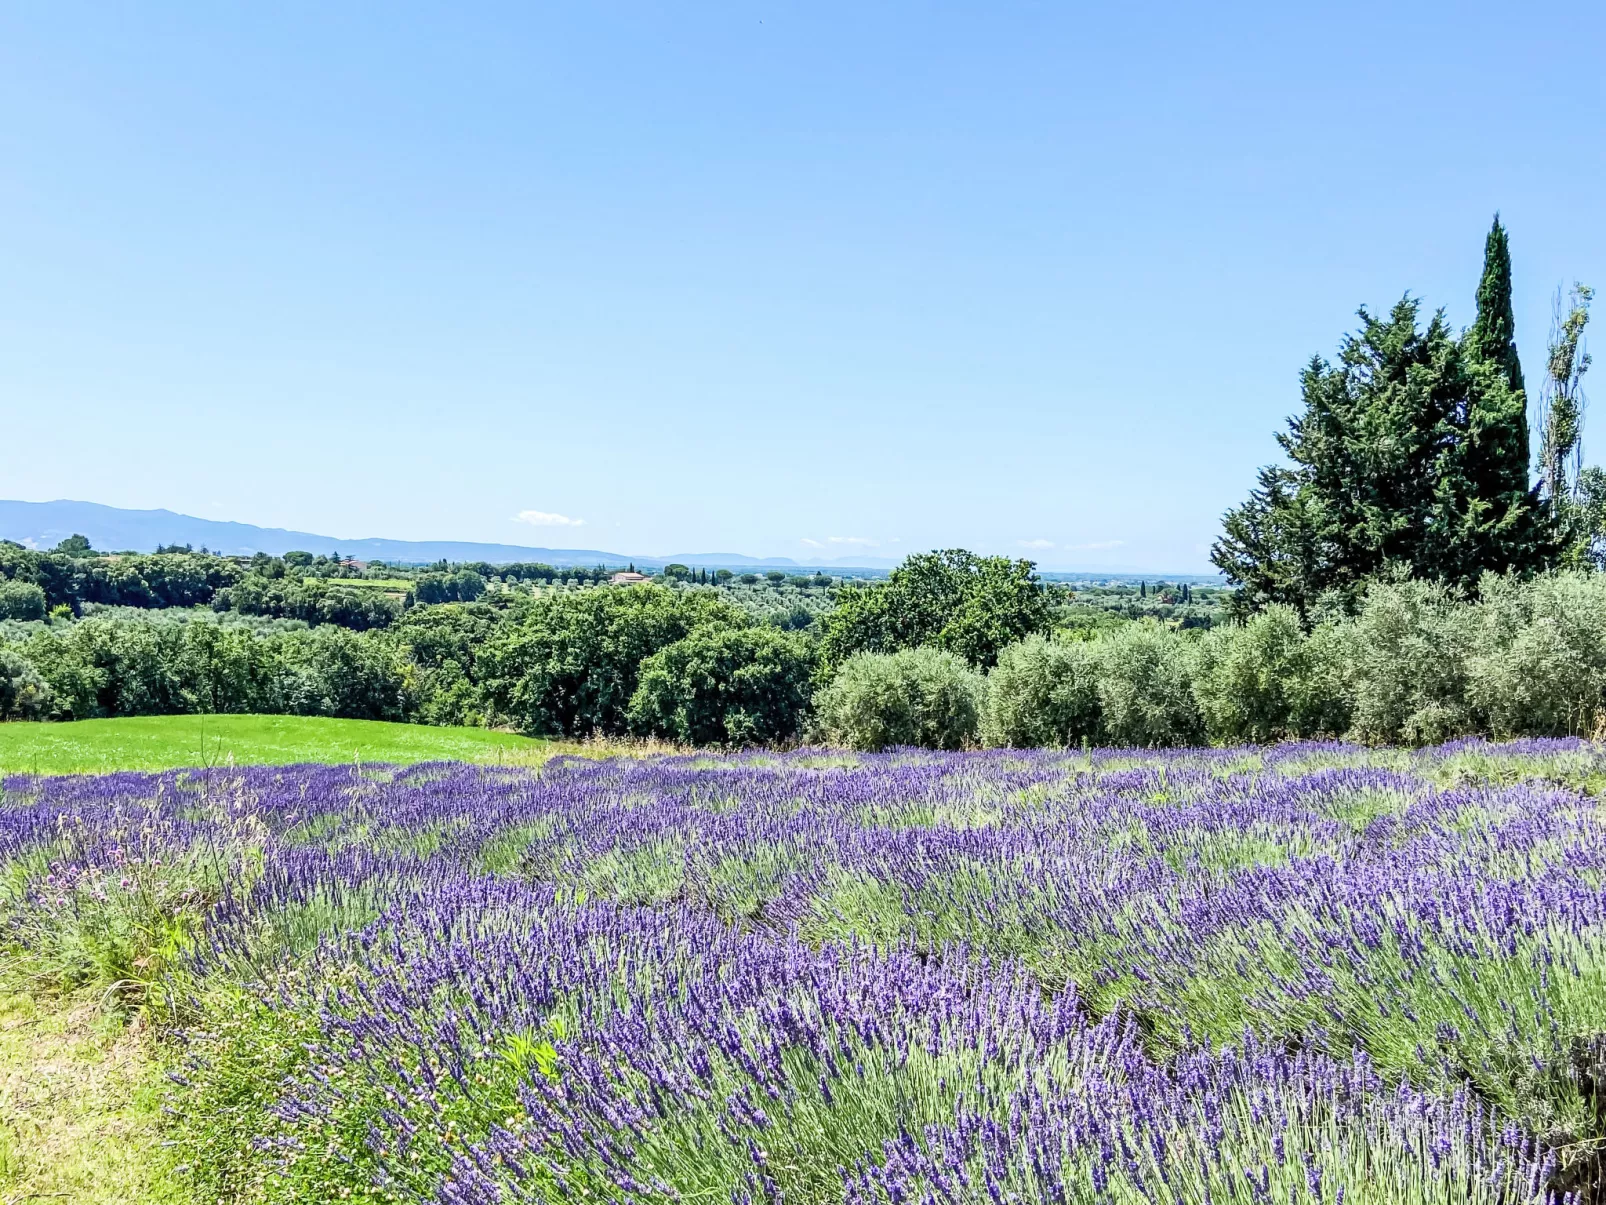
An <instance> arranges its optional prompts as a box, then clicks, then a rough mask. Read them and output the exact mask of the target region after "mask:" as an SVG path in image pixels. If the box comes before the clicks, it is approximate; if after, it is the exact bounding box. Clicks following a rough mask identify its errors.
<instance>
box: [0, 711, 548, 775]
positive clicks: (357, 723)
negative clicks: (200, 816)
mask: <svg viewBox="0 0 1606 1205" xmlns="http://www.w3.org/2000/svg"><path fill="white" fill-rule="evenodd" d="M555 751H556V749H555V747H554V746H553V745H552V744H551V743H549V742H547V741H539V740H532V739H530V738H529V737H523V736H515V735H513V734H512V733H507V732H490V731H487V730H486V729H483V728H430V727H426V726H424V725H422V724H387V723H383V722H381V721H378V720H333V719H327V718H324V717H321V716H283V715H207V716H198V715H171V716H168V715H163V716H128V717H124V718H121V719H113V720H78V721H75V722H72V723H63V724H35V723H11V724H0V772H4V773H13V774H14V773H33V772H38V773H41V774H78V773H103V772H105V771H109V770H169V769H175V768H177V767H180V766H202V765H219V764H223V763H227V762H228V761H230V760H231V759H232V760H233V762H234V763H235V764H236V765H251V764H256V765H284V764H288V763H293V762H349V761H353V760H361V761H364V762H401V763H405V762H419V761H435V760H437V759H451V760H455V761H473V762H510V763H516V764H535V763H539V762H541V761H544V760H545V759H546V758H547V757H548V756H550V754H551V753H553V752H555Z"/></svg>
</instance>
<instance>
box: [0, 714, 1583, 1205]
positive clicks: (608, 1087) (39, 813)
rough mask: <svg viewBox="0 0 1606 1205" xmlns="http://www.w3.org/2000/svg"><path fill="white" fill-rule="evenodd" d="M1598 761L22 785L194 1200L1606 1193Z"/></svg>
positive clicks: (1479, 1198)
mask: <svg viewBox="0 0 1606 1205" xmlns="http://www.w3.org/2000/svg"><path fill="white" fill-rule="evenodd" d="M1603 783H1606V752H1603V751H1602V750H1601V749H1600V748H1599V747H1597V746H1594V745H1591V744H1588V743H1585V742H1577V741H1544V742H1538V741H1535V742H1524V743H1520V744H1514V745H1502V746H1492V745H1486V744H1481V743H1475V742H1463V743H1460V744H1457V745H1452V746H1444V747H1440V748H1436V749H1427V750H1422V751H1417V752H1402V751H1388V750H1364V749H1360V748H1356V747H1351V746H1343V745H1284V746H1279V747H1275V748H1271V749H1259V750H1228V749H1215V750H1191V751H1180V752H1169V753H1134V752H1132V751H1095V752H1093V753H1091V754H1087V753H1074V752H1073V753H1048V752H1040V753H1021V752H1015V751H1003V750H1000V751H993V752H987V753H962V754H930V753H920V752H892V753H887V754H879V755H843V754H838V753H833V752H829V751H820V750H814V751H809V750H805V751H801V752H798V753H793V754H786V755H773V754H747V755H737V756H730V757H664V758H653V759H639V760H638V759H618V760H611V761H586V760H579V759H558V760H556V761H554V762H551V763H549V764H548V765H547V766H546V767H544V768H542V769H540V770H530V769H520V770H510V769H501V768H493V767H487V766H468V765H461V764H447V763H438V764H428V765H423V766H417V767H412V768H409V769H407V770H405V771H391V770H386V769H384V768H379V769H375V768H371V767H364V768H362V769H360V770H359V769H357V768H353V767H292V768H284V767H271V768H270V767H263V768H255V769H248V770H239V771H229V772H227V773H224V772H212V773H208V774H188V775H185V774H164V775H147V774H132V773H123V774H112V775H106V776H102V777H85V778H55V779H52V778H38V779H34V778H27V777H19V778H12V779H9V780H7V781H6V783H5V785H4V797H3V803H0V859H3V862H4V874H3V878H0V891H3V895H0V909H3V912H0V920H3V924H4V939H5V941H6V943H7V945H8V946H9V947H10V950H11V953H12V954H13V955H15V957H16V958H17V959H18V960H20V962H21V964H23V965H25V966H26V967H27V968H28V972H29V974H31V975H33V976H35V977H36V978H37V979H41V980H48V981H50V982H51V983H54V984H56V985H58V986H59V987H60V988H62V989H63V990H70V989H84V990H94V991H98V992H100V993H101V994H102V995H103V998H104V999H105V1000H106V1002H107V1006H108V1007H110V1008H115V1009H120V1010H122V1011H123V1012H124V1013H125V1014H128V1015H139V1016H141V1017H144V1018H146V1019H148V1020H149V1021H150V1022H151V1023H153V1024H154V1025H156V1026H158V1027H160V1029H161V1032H162V1033H163V1034H164V1037H163V1049H164V1051H166V1052H167V1055H166V1057H167V1058H168V1059H169V1063H170V1066H169V1087H170V1091H169V1093H168V1101H167V1108H168V1110H169V1111H168V1113H167V1118H168V1120H167V1126H168V1129H169V1135H168V1141H169V1142H170V1143H171V1144H172V1145H171V1148H170V1150H171V1152H172V1154H173V1157H174V1167H173V1170H172V1173H171V1174H172V1176H173V1177H174V1178H175V1179H176V1180H179V1181H182V1182H183V1183H184V1184H185V1185H186V1186H187V1188H188V1190H189V1191H191V1192H193V1194H194V1198H195V1199H196V1200H198V1201H207V1202H216V1201H227V1202H232V1201H247V1200H249V1201H269V1202H314V1201H317V1202H323V1201H330V1200H354V1201H409V1202H410V1201H440V1202H450V1203H456V1205H468V1203H474V1205H482V1203H483V1205H490V1203H492V1202H523V1201H543V1202H545V1201H575V1202H604V1201H618V1202H630V1203H646V1202H660V1201H676V1202H699V1201H706V1202H713V1203H715V1205H724V1203H726V1202H730V1203H732V1205H756V1203H758V1202H777V1203H779V1202H792V1203H795V1205H805V1203H812V1202H831V1203H835V1202H847V1203H850V1205H869V1203H871V1202H886V1203H888V1205H939V1203H949V1202H952V1203H959V1202H976V1203H978V1205H979V1203H982V1202H988V1203H992V1205H1004V1203H1006V1202H1023V1203H1024V1202H1039V1201H1043V1202H1089V1203H1091V1202H1156V1203H1160V1202H1164V1203H1166V1205H1171V1203H1174V1202H1185V1203H1188V1205H1192V1203H1195V1202H1199V1203H1204V1202H1213V1203H1218V1205H1225V1203H1227V1202H1242V1203H1245V1205H1250V1203H1255V1205H1259V1203H1267V1202H1277V1203H1279V1205H1281V1203H1283V1202H1305V1201H1319V1202H1326V1203H1331V1205H1336V1203H1338V1202H1428V1201H1433V1202H1479V1203H1481V1202H1488V1203H1494V1202H1518V1201H1531V1200H1544V1199H1547V1198H1550V1199H1557V1200H1559V1199H1564V1198H1570V1199H1573V1200H1579V1201H1586V1200H1599V1199H1602V1198H1601V1196H1600V1187H1599V1186H1600V1181H1601V1164H1602V1153H1601V1152H1602V1144H1603V1141H1606V890H1603V888H1606V878H1603V870H1606V812H1603V808H1602V804H1601V801H1600V797H1599V796H1598V795H1597V794H1596V791H1597V789H1598V788H1599V787H1600V786H1601V785H1602V784H1603Z"/></svg>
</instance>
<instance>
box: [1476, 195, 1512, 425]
mask: <svg viewBox="0 0 1606 1205" xmlns="http://www.w3.org/2000/svg"><path fill="white" fill-rule="evenodd" d="M1466 348H1467V353H1468V355H1469V356H1470V358H1472V359H1474V360H1483V361H1486V362H1488V363H1490V364H1496V365H1498V366H1499V368H1500V371H1501V373H1502V375H1504V377H1505V378H1506V384H1507V385H1509V386H1510V387H1511V390H1512V392H1513V393H1522V392H1523V391H1524V390H1523V384H1522V361H1521V360H1520V359H1518V358H1517V319H1516V316H1515V315H1514V314H1513V313H1512V310H1511V240H1510V239H1509V238H1508V236H1507V235H1506V228H1505V227H1504V226H1502V225H1501V224H1500V215H1499V214H1498V213H1497V214H1495V215H1494V224H1493V225H1491V226H1490V227H1489V236H1488V237H1487V238H1486V239H1484V241H1483V276H1482V277H1481V278H1480V279H1479V281H1478V316H1477V318H1476V319H1475V320H1474V321H1473V323H1472V327H1471V329H1470V330H1468V331H1467V337H1466ZM1524 429H1526V423H1524Z"/></svg>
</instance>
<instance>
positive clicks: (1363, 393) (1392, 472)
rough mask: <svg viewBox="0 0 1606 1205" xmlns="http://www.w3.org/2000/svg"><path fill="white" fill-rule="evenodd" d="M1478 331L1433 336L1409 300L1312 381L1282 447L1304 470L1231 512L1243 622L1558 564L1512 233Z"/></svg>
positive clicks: (1308, 377) (1258, 490) (1485, 285)
mask: <svg viewBox="0 0 1606 1205" xmlns="http://www.w3.org/2000/svg"><path fill="white" fill-rule="evenodd" d="M1486 251H1487V254H1486V260H1487V262H1486V264H1485V271H1484V279H1483V282H1482V283H1481V284H1480V285H1479V288H1478V303H1479V309H1478V319H1477V321H1476V322H1475V323H1474V324H1473V326H1472V328H1471V329H1469V330H1468V331H1467V333H1466V335H1465V336H1463V337H1461V338H1457V337H1456V336H1455V334H1454V333H1453V332H1452V330H1451V328H1450V326H1449V324H1448V323H1447V322H1446V320H1445V317H1444V313H1443V311H1442V310H1441V311H1438V312H1436V313H1435V314H1434V315H1433V316H1432V318H1431V319H1430V320H1429V321H1428V323H1427V325H1426V328H1425V329H1424V328H1422V327H1421V326H1420V324H1419V322H1418V317H1419V309H1420V306H1419V303H1418V302H1417V301H1416V300H1415V299H1414V298H1411V297H1409V296H1407V297H1405V298H1402V299H1401V300H1400V301H1399V302H1398V303H1397V304H1396V305H1395V306H1394V308H1393V309H1392V310H1391V311H1390V312H1389V314H1388V315H1387V316H1386V317H1379V316H1376V315H1373V314H1371V313H1370V312H1368V311H1367V310H1366V309H1364V308H1363V309H1362V310H1361V311H1360V319H1361V328H1360V330H1358V331H1356V332H1355V333H1354V334H1351V335H1349V336H1346V337H1345V339H1344V341H1343V343H1342V344H1341V345H1340V348H1339V353H1338V358H1337V362H1336V363H1329V362H1328V361H1326V360H1324V359H1322V358H1321V357H1320V356H1317V357H1314V358H1313V359H1312V360H1311V361H1310V363H1309V364H1308V365H1307V366H1306V368H1305V371H1304V374H1303V376H1302V378H1301V394H1302V400H1303V403H1304V409H1303V412H1302V413H1300V414H1298V415H1296V416H1294V417H1293V418H1290V419H1289V421H1288V429H1287V431H1285V432H1283V433H1281V434H1279V435H1278V437H1277V440H1278V443H1279V444H1280V445H1281V447H1282V449H1283V451H1284V453H1285V454H1286V455H1287V458H1288V461H1289V462H1290V463H1289V464H1286V465H1272V466H1268V467H1266V468H1263V469H1262V470H1261V471H1260V477H1259V482H1258V484H1257V486H1256V487H1255V488H1254V489H1253V490H1252V491H1251V492H1250V496H1249V499H1248V501H1246V502H1245V503H1244V504H1243V505H1241V506H1239V507H1237V508H1235V509H1233V510H1231V511H1229V512H1228V513H1227V515H1226V516H1225V519H1224V524H1223V526H1224V530H1223V533H1222V535H1221V537H1220V539H1218V540H1217V542H1216V545H1215V547H1214V549H1213V550H1212V553H1211V559H1212V560H1213V561H1214V562H1215V563H1216V565H1217V566H1218V567H1220V568H1221V570H1222V571H1223V572H1224V573H1226V574H1227V576H1228V577H1229V578H1230V579H1231V580H1232V581H1233V582H1234V584H1236V585H1238V586H1240V587H1241V593H1240V596H1239V597H1240V600H1241V601H1240V606H1241V607H1242V609H1244V610H1246V611H1257V610H1259V609H1261V608H1263V607H1265V606H1267V605H1269V604H1271V603H1286V604H1289V605H1291V606H1293V607H1295V608H1296V609H1297V610H1298V611H1299V612H1300V613H1301V614H1303V615H1307V616H1308V615H1309V614H1310V613H1311V611H1312V610H1313V609H1314V608H1316V607H1318V605H1321V604H1322V603H1323V602H1324V601H1325V602H1330V603H1336V604H1338V605H1341V606H1344V607H1345V608H1349V607H1352V606H1353V605H1354V603H1355V600H1356V599H1357V598H1358V597H1359V592H1360V590H1361V589H1362V587H1363V585H1364V583H1365V582H1367V581H1368V580H1370V579H1372V578H1375V577H1378V576H1381V575H1384V574H1388V573H1399V572H1409V573H1410V574H1412V575H1413V576H1417V577H1424V578H1433V579H1438V580H1442V581H1445V582H1448V583H1451V584H1455V585H1462V586H1475V585H1476V583H1477V581H1478V579H1479V577H1480V575H1481V574H1482V573H1484V572H1485V571H1488V570H1494V571H1496V572H1504V571H1507V570H1515V571H1518V572H1528V571H1531V570H1533V569H1536V568H1540V567H1542V566H1543V565H1545V564H1547V563H1548V562H1549V561H1550V560H1551V559H1553V557H1554V554H1555V551H1556V549H1555V541H1554V539H1553V537H1552V532H1551V529H1550V524H1549V522H1548V517H1547V512H1546V510H1545V508H1543V507H1542V506H1541V505H1540V504H1539V500H1538V496H1537V491H1536V490H1535V489H1534V488H1532V487H1530V485H1529V480H1528V460H1529V450H1528V423H1527V415H1526V409H1527V403H1526V399H1525V397H1524V395H1523V393H1522V388H1521V381H1522V368H1521V365H1520V364H1519V363H1518V362H1517V358H1516V347H1515V344H1514V343H1513V342H1512V339H1511V328H1512V321H1511V280H1510V272H1511V264H1510V256H1509V252H1508V250H1507V242H1506V237H1505V231H1504V229H1503V228H1502V227H1501V226H1500V225H1499V222H1498V219H1497V220H1496V223H1495V227H1494V230H1492V231H1491V233H1490V236H1489V240H1488V246H1487V249H1486Z"/></svg>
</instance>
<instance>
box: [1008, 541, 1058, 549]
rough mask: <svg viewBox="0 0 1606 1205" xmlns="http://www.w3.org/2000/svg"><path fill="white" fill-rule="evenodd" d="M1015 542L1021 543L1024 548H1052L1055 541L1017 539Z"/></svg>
mask: <svg viewBox="0 0 1606 1205" xmlns="http://www.w3.org/2000/svg"><path fill="white" fill-rule="evenodd" d="M1015 543H1017V544H1019V545H1020V546H1021V547H1022V548H1052V547H1054V541H1053V540H1016V541H1015Z"/></svg>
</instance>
